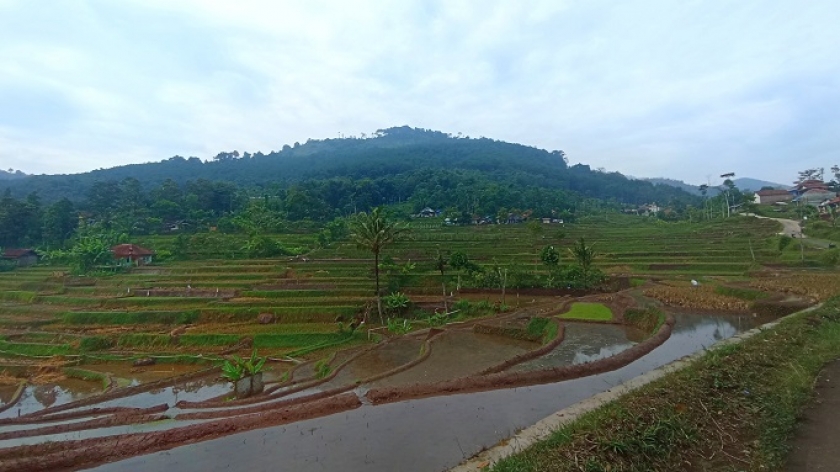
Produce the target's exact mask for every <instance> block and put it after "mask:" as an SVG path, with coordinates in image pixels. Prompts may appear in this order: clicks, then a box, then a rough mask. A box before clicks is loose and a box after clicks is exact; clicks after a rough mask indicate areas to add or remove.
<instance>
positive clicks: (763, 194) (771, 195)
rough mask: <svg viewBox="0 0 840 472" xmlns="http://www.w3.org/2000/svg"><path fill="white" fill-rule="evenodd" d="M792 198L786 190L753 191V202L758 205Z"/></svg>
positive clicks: (786, 200)
mask: <svg viewBox="0 0 840 472" xmlns="http://www.w3.org/2000/svg"><path fill="white" fill-rule="evenodd" d="M791 200H793V194H792V193H790V192H789V191H787V190H777V189H772V190H759V191H758V192H755V203H756V204H758V205H772V204H774V203H779V202H789V201H791Z"/></svg>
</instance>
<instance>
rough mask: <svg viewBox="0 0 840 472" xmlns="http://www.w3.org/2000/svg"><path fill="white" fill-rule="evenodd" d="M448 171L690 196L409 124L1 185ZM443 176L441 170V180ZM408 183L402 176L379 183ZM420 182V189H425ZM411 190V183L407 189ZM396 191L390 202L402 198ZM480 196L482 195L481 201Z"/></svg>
mask: <svg viewBox="0 0 840 472" xmlns="http://www.w3.org/2000/svg"><path fill="white" fill-rule="evenodd" d="M428 172H432V173H441V172H443V173H449V174H450V176H449V177H448V178H447V179H443V180H445V181H446V182H444V183H445V184H446V185H449V186H452V187H457V186H458V185H460V183H462V182H463V181H464V179H467V180H469V179H473V180H474V179H483V180H487V181H489V182H495V183H496V184H498V185H502V186H505V187H507V188H515V189H516V190H518V191H521V190H523V189H525V188H542V189H557V190H562V191H564V192H570V193H571V194H576V195H580V196H584V197H589V198H596V199H604V200H611V201H616V202H622V203H629V204H638V203H645V202H650V201H657V202H669V201H672V200H674V199H682V200H686V199H688V200H690V199H691V196H690V195H688V194H686V193H684V192H683V191H681V190H677V189H675V188H672V187H666V186H654V185H652V184H650V183H648V182H643V181H638V180H629V179H627V178H625V177H624V176H623V175H621V174H619V173H605V172H596V171H592V170H591V169H590V168H589V166H586V165H580V164H579V165H575V166H572V167H569V166H568V165H567V160H566V158H565V154H564V153H563V151H551V152H549V151H546V150H542V149H537V148H534V147H530V146H525V145H521V144H514V143H507V142H502V141H496V140H492V139H488V138H479V139H470V138H459V137H453V136H451V135H448V134H445V133H442V132H439V131H432V130H424V129H415V128H410V127H407V126H403V127H397V128H389V129H385V130H380V131H378V132H377V133H376V134H374V135H373V136H372V137H370V138H367V139H356V138H338V139H324V140H309V141H307V142H306V143H305V144H298V143H295V145H294V146H288V145H287V146H283V148H282V149H281V150H279V151H274V152H270V153H268V154H263V153H259V152H258V153H254V154H250V153H244V154H242V155H240V154H239V153H238V152H235V151H234V152H225V153H220V154H219V155H217V156H216V157H215V158H213V160H211V161H207V162H203V161H201V160H200V159H198V158H195V157H191V158H189V159H185V158H183V157H180V156H175V157H172V158H169V159H165V160H163V161H160V162H154V163H147V164H133V165H126V166H120V167H114V168H111V169H101V170H95V171H91V172H87V173H83V174H74V175H38V176H28V177H26V178H25V179H20V180H15V181H6V182H4V183H3V184H0V190H2V187H4V186H5V187H8V188H10V189H11V191H12V194H13V195H15V196H17V197H22V196H23V195H25V194H28V193H29V192H32V191H36V192H38V194H39V196H40V197H41V198H42V199H44V200H45V201H56V200H58V199H60V198H64V197H67V198H69V199H71V200H74V201H83V200H85V199H86V198H87V197H88V196H89V192H90V189H91V188H92V187H93V186H94V185H95V184H96V183H97V182H107V181H115V182H120V181H123V180H124V179H127V178H132V179H137V180H138V181H139V184H140V186H141V187H142V188H144V189H151V188H154V187H157V186H160V185H161V184H162V183H163V182H165V181H166V180H168V179H171V180H172V181H174V182H176V183H178V184H184V183H186V182H187V181H196V180H198V179H205V180H209V181H224V182H230V183H232V184H235V185H237V186H238V187H240V188H245V189H259V190H254V192H252V193H257V194H264V193H266V192H268V193H276V191H278V189H284V188H289V187H290V186H292V185H294V184H298V183H301V182H307V181H309V182H311V181H316V180H321V181H323V180H329V179H350V180H355V181H358V180H364V179H373V180H377V179H380V180H381V179H395V178H396V177H397V176H400V177H401V178H404V179H405V178H408V179H409V180H412V181H414V180H418V179H420V178H423V176H424V175H425V174H423V173H428ZM437 177H439V175H435V178H437ZM379 183H381V184H383V185H401V184H402V181H393V182H392V181H390V180H389V181H388V182H379ZM421 184H422V182H420V184H416V185H414V188H416V187H420V186H422V185H421ZM403 190H405V189H403ZM407 196H409V195H405V193H402V194H400V193H399V192H396V193H395V195H393V196H390V197H383V200H385V201H390V200H389V198H393V200H402V199H404V198H405V197H407ZM478 197H479V196H476V197H475V198H476V199H478Z"/></svg>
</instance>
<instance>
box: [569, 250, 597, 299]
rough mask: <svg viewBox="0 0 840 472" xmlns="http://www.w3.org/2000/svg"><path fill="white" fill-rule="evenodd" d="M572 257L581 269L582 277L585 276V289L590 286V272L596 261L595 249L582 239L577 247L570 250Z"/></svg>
mask: <svg viewBox="0 0 840 472" xmlns="http://www.w3.org/2000/svg"><path fill="white" fill-rule="evenodd" d="M569 252H570V253H572V257H574V258H575V261H576V262H577V264H578V267H580V271H581V275H582V276H583V286H584V288H586V287H588V286H589V270H590V269H591V268H592V263H593V262H594V261H595V249H594V248H593V247H592V245H589V246H587V245H586V241H585V240H584V239H583V237H581V238H580V239H578V241H577V243H575V246H574V247H573V248H571V249H569Z"/></svg>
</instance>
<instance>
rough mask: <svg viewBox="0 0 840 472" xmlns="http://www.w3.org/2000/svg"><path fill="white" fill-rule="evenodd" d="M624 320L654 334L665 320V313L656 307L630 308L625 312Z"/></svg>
mask: <svg viewBox="0 0 840 472" xmlns="http://www.w3.org/2000/svg"><path fill="white" fill-rule="evenodd" d="M624 322H625V323H627V324H628V325H630V326H632V327H634V328H638V329H640V330H642V331H644V332H645V333H648V334H653V333H655V332H656V331H657V330H659V327H660V326H662V323H664V322H665V314H664V313H662V312H661V311H659V310H656V309H647V310H639V309H629V310H627V311H626V312H625V313H624Z"/></svg>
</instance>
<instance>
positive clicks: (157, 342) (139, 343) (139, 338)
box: [117, 333, 171, 348]
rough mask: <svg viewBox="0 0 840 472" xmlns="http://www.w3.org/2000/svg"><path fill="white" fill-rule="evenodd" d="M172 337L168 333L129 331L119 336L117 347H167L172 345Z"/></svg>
mask: <svg viewBox="0 0 840 472" xmlns="http://www.w3.org/2000/svg"><path fill="white" fill-rule="evenodd" d="M170 339H171V338H170V337H169V335H166V334H149V333H128V334H122V335H120V337H119V338H117V347H120V348H127V347H142V348H152V347H165V346H169V345H170V342H171V341H170Z"/></svg>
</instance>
